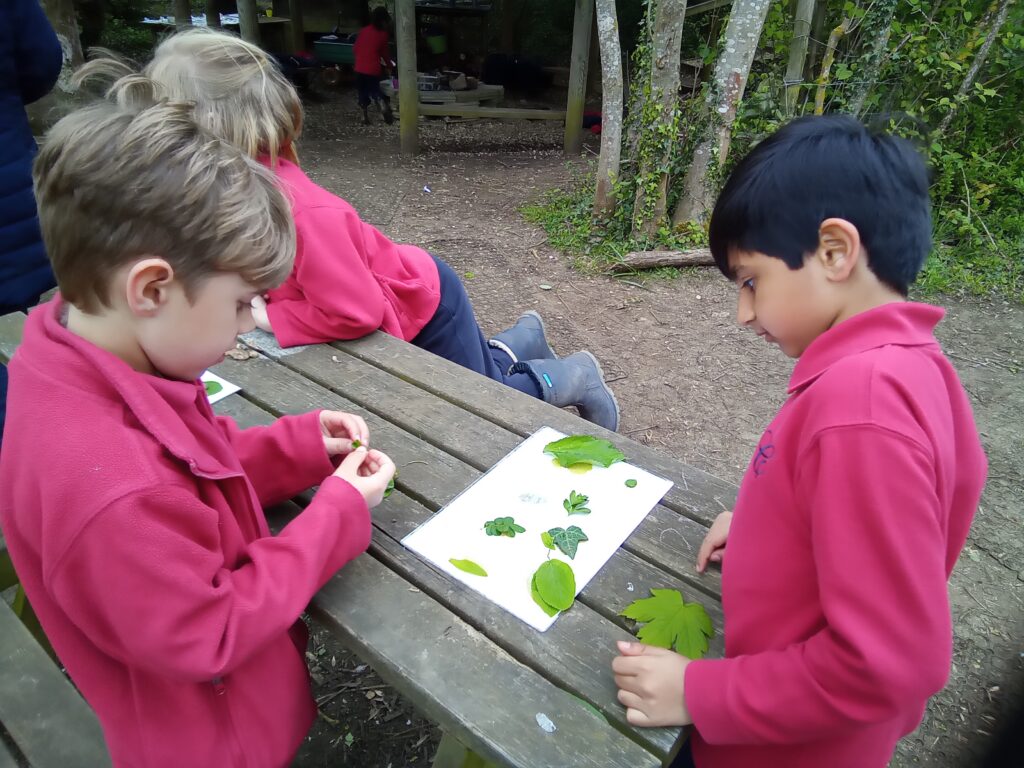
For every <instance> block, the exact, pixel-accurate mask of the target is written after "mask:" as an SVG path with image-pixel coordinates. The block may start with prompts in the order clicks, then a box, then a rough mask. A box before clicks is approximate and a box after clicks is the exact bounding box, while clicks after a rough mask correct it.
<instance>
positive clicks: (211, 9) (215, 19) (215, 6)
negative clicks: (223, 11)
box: [206, 0, 220, 29]
mask: <svg viewBox="0 0 1024 768" xmlns="http://www.w3.org/2000/svg"><path fill="white" fill-rule="evenodd" d="M206 26H208V27H210V28H211V29H220V3H219V2H217V0H206Z"/></svg>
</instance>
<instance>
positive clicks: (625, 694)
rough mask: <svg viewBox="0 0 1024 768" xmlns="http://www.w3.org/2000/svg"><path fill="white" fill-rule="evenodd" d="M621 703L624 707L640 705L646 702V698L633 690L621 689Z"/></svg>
mask: <svg viewBox="0 0 1024 768" xmlns="http://www.w3.org/2000/svg"><path fill="white" fill-rule="evenodd" d="M619 703H620V704H622V706H624V707H634V708H636V707H639V706H640V705H641V704H643V703H644V700H643V699H641V698H640V697H639V696H637V695H636V694H635V693H633V692H632V691H626V690H622V689H620V690H619Z"/></svg>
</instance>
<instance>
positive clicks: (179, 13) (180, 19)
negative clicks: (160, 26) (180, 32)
mask: <svg viewBox="0 0 1024 768" xmlns="http://www.w3.org/2000/svg"><path fill="white" fill-rule="evenodd" d="M174 26H175V27H177V28H178V29H181V28H182V27H191V26H192V4H191V3H190V2H189V0H174Z"/></svg>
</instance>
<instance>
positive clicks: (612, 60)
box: [594, 0, 622, 218]
mask: <svg viewBox="0 0 1024 768" xmlns="http://www.w3.org/2000/svg"><path fill="white" fill-rule="evenodd" d="M597 38H598V42H599V44H600V46H601V155H600V157H599V158H598V161H597V188H596V189H595V190H594V216H595V217H596V218H608V217H610V216H611V215H612V213H614V211H615V194H614V190H615V182H616V180H617V179H618V177H619V152H620V150H621V147H622V46H621V44H620V43H619V21H618V17H617V16H616V13H615V0H597Z"/></svg>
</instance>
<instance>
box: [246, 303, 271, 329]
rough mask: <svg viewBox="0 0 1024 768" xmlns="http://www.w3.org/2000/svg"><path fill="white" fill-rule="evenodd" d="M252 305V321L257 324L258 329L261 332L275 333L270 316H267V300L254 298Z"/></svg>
mask: <svg viewBox="0 0 1024 768" xmlns="http://www.w3.org/2000/svg"><path fill="white" fill-rule="evenodd" d="M251 303H252V319H253V321H254V322H255V323H256V327H257V328H259V329H260V330H261V331H266V332H267V333H273V332H274V329H273V328H271V327H270V315H269V314H267V300H266V299H264V298H263V297H262V296H253V297H252V302H251Z"/></svg>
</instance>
